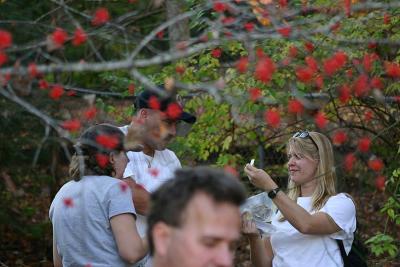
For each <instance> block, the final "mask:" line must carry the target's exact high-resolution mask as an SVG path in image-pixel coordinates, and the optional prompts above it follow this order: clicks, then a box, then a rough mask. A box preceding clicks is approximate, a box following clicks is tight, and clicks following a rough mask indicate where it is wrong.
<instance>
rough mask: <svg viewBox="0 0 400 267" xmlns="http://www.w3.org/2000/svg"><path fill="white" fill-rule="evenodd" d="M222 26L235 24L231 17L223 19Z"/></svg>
mask: <svg viewBox="0 0 400 267" xmlns="http://www.w3.org/2000/svg"><path fill="white" fill-rule="evenodd" d="M221 22H222V23H223V24H232V23H234V22H235V18H233V17H225V18H223V19H222V20H221Z"/></svg>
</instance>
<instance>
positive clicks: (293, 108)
mask: <svg viewBox="0 0 400 267" xmlns="http://www.w3.org/2000/svg"><path fill="white" fill-rule="evenodd" d="M288 111H289V112H290V113H296V114H298V113H303V111H304V106H303V104H302V103H301V102H300V101H299V100H297V99H292V100H290V101H289V103H288Z"/></svg>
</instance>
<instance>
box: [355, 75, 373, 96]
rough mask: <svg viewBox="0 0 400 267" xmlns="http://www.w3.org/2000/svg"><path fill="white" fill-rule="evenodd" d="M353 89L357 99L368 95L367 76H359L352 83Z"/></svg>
mask: <svg viewBox="0 0 400 267" xmlns="http://www.w3.org/2000/svg"><path fill="white" fill-rule="evenodd" d="M353 87H354V94H355V95H356V96H357V97H362V96H365V95H366V94H368V92H369V91H370V89H371V88H370V87H369V84H368V76H367V75H365V74H361V75H360V76H359V77H358V78H357V80H356V81H355V82H354V85H353Z"/></svg>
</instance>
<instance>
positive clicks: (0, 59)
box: [0, 51, 8, 67]
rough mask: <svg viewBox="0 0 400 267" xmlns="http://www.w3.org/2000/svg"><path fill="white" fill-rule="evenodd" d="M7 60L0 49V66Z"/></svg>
mask: <svg viewBox="0 0 400 267" xmlns="http://www.w3.org/2000/svg"><path fill="white" fill-rule="evenodd" d="M7 60H8V57H7V54H6V53H3V52H1V51H0V67H1V65H3V64H4V63H6V62H7Z"/></svg>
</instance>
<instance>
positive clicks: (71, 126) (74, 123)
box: [61, 119, 81, 133]
mask: <svg viewBox="0 0 400 267" xmlns="http://www.w3.org/2000/svg"><path fill="white" fill-rule="evenodd" d="M61 127H63V128H64V129H65V130H67V131H69V132H72V133H74V132H77V131H78V130H79V129H80V128H81V122H80V121H79V120H77V119H73V120H67V121H64V122H63V123H62V124H61Z"/></svg>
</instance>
